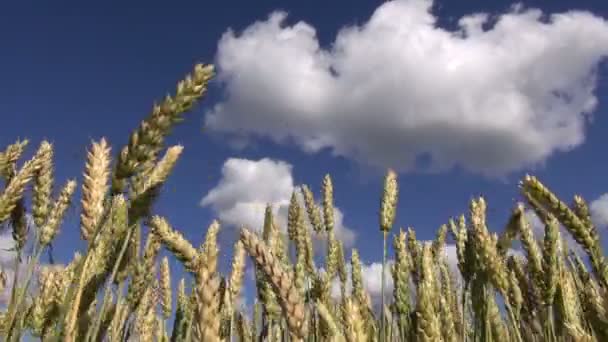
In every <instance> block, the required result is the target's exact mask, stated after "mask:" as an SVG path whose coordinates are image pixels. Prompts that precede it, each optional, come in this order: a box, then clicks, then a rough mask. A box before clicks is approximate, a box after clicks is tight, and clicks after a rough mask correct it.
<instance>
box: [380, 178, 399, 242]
mask: <svg viewBox="0 0 608 342" xmlns="http://www.w3.org/2000/svg"><path fill="white" fill-rule="evenodd" d="M398 193H399V188H398V184H397V174H396V173H395V171H393V170H388V172H387V174H386V176H385V178H384V188H383V192H382V201H381V202H380V230H381V231H383V232H388V231H390V229H391V227H392V226H393V222H394V221H395V215H396V208H397V199H398Z"/></svg>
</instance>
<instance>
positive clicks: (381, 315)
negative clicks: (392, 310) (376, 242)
mask: <svg viewBox="0 0 608 342" xmlns="http://www.w3.org/2000/svg"><path fill="white" fill-rule="evenodd" d="M387 235H388V234H387V232H386V231H384V232H383V238H384V239H383V248H382V290H381V296H382V298H381V308H380V342H384V338H385V336H384V335H385V331H384V287H385V281H386V280H385V279H384V278H385V276H384V273H385V269H386V239H387Z"/></svg>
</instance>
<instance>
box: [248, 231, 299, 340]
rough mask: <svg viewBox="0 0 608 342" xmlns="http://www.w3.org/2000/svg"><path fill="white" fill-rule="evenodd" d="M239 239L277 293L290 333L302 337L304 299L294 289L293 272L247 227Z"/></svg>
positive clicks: (297, 337)
mask: <svg viewBox="0 0 608 342" xmlns="http://www.w3.org/2000/svg"><path fill="white" fill-rule="evenodd" d="M241 241H243V245H244V246H245V249H246V250H247V252H248V253H249V255H250V256H251V257H252V258H253V259H254V260H255V262H256V264H257V265H258V266H259V267H260V268H261V269H262V270H263V271H264V273H265V274H266V275H267V276H268V277H269V279H270V281H271V282H272V284H273V286H274V288H275V291H276V292H277V294H278V297H279V301H280V303H281V307H282V308H283V313H284V315H285V316H286V317H285V318H286V320H287V325H288V327H289V331H290V333H291V334H292V335H293V336H294V337H295V338H296V339H298V340H301V339H304V337H305V336H306V334H307V331H308V327H307V324H306V310H305V306H304V300H303V298H302V297H301V296H300V295H299V291H298V290H297V289H296V287H295V284H294V281H293V274H292V273H288V272H287V271H286V270H285V268H284V267H283V266H281V264H280V262H279V260H277V259H276V257H275V256H274V255H273V254H272V253H271V252H270V250H269V249H268V247H267V246H266V244H265V243H264V242H262V241H261V240H260V239H259V238H258V237H257V236H256V235H254V234H253V233H251V232H250V231H249V230H247V229H242V230H241Z"/></svg>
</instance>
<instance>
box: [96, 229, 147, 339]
mask: <svg viewBox="0 0 608 342" xmlns="http://www.w3.org/2000/svg"><path fill="white" fill-rule="evenodd" d="M135 226H136V225H135V224H133V225H131V226H130V227H129V229H128V231H127V235H126V236H125V238H124V241H123V243H122V246H121V248H120V252H119V254H118V256H117V258H116V261H115V262H114V268H113V269H112V274H111V275H110V278H109V279H108V281H107V285H106V289H105V293H104V296H103V302H102V304H101V309H100V311H99V314H98V315H97V318H96V319H95V324H94V325H93V334H92V335H91V338H92V339H93V340H96V339H97V335H98V334H99V328H100V327H101V319H102V317H103V314H104V313H105V311H106V309H107V305H108V299H109V298H110V294H111V292H112V283H114V279H116V275H117V274H118V269H119V268H120V265H121V263H122V258H123V256H124V254H125V252H126V250H127V247H128V246H129V242H130V240H131V234H132V233H133V229H134V227H135Z"/></svg>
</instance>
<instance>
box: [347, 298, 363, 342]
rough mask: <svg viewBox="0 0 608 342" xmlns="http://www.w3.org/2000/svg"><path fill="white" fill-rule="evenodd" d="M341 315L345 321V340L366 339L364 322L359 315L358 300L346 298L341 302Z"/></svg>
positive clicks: (356, 340)
mask: <svg viewBox="0 0 608 342" xmlns="http://www.w3.org/2000/svg"><path fill="white" fill-rule="evenodd" d="M342 305H343V309H342V310H343V315H344V318H343V320H344V323H345V329H344V330H345V332H344V335H345V337H346V341H348V342H362V341H367V333H366V331H365V322H364V320H363V317H361V308H360V305H359V303H358V300H354V299H353V298H346V299H345V300H344V302H343V304H342Z"/></svg>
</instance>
